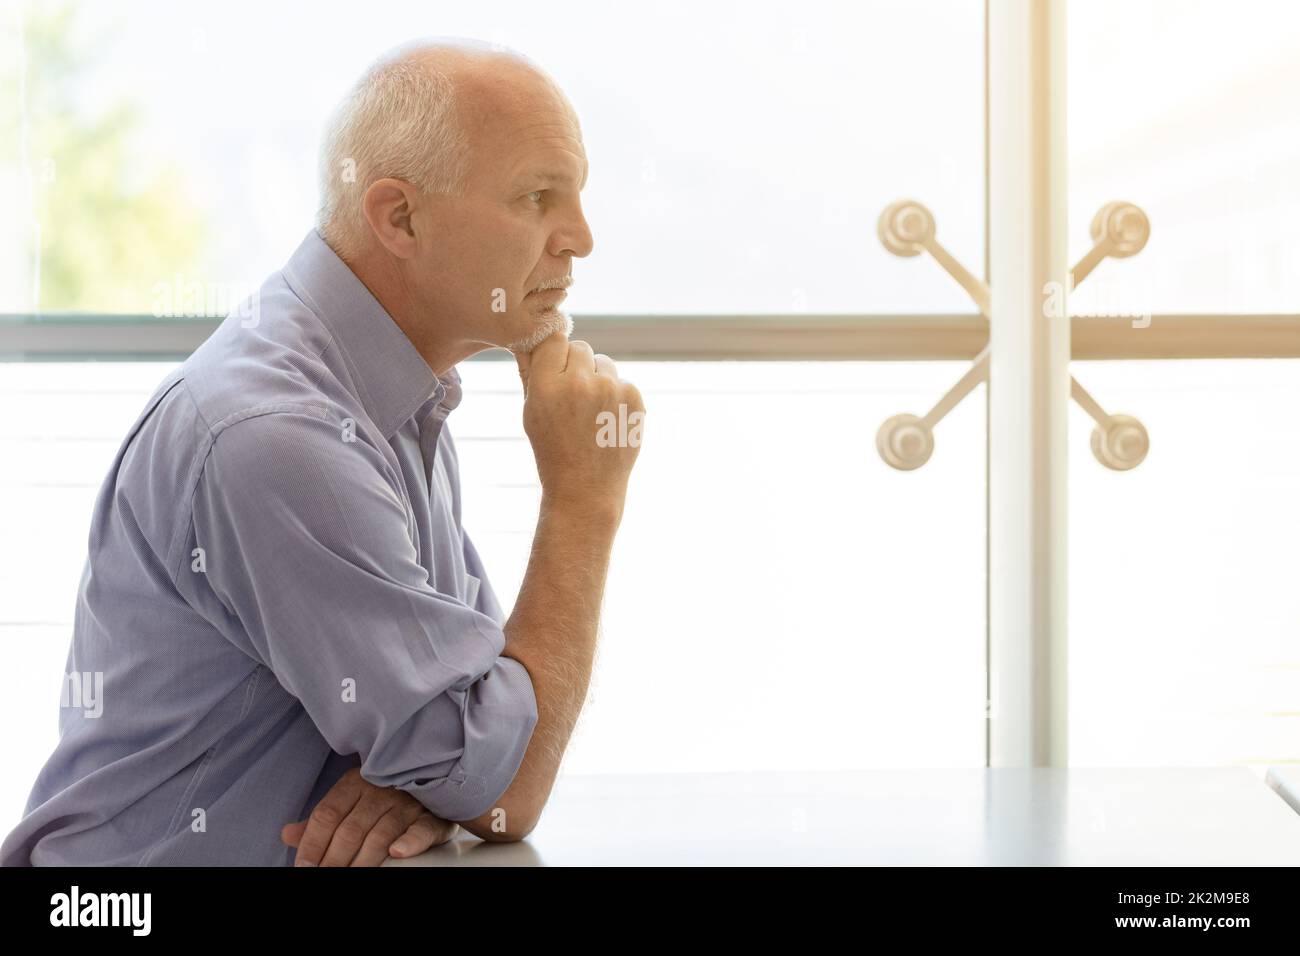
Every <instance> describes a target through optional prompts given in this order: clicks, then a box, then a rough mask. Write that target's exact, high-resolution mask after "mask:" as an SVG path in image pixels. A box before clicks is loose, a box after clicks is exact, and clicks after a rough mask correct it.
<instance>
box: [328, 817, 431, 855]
mask: <svg viewBox="0 0 1300 956" xmlns="http://www.w3.org/2000/svg"><path fill="white" fill-rule="evenodd" d="M408 814H412V811H409V810H405V809H404V808H403V807H401V806H395V807H391V808H390V809H389V810H388V812H387V813H385V814H384V815H383V816H381V817H380V818H379V819H378V820H376V821H375V822H374V825H373V826H371V827H370V828H369V831H368V832H367V833H366V837H365V842H363V843H362V845H361V847H360V849H359V850H358V851H357V853H356V855H355V856H354V857H353V858H352V859H351V860H350V861H349V862H348V863H343V864H340V865H341V866H379V865H380V864H381V863H383V862H384V860H386V859H388V848H389V847H390V846H391V845H392V844H393V842H394V841H396V840H397V838H398V837H400V836H401V835H402V834H403V833H404V832H406V829H407V824H408V823H409V822H410V821H409V820H408V819H407V817H408ZM425 849H427V847H421V848H420V851H421V852H423V851H424V850H425Z"/></svg>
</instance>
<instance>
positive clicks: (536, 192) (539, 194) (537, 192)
mask: <svg viewBox="0 0 1300 956" xmlns="http://www.w3.org/2000/svg"><path fill="white" fill-rule="evenodd" d="M544 192H546V190H545V189H534V190H533V191H532V192H530V193H529V194H528V197H529V198H530V199H531V198H532V197H533V196H536V197H537V199H535V200H534V202H541V201H542V193H544Z"/></svg>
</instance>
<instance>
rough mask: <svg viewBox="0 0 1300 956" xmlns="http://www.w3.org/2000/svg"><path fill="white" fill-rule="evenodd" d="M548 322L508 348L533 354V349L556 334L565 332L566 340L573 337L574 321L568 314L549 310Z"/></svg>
mask: <svg viewBox="0 0 1300 956" xmlns="http://www.w3.org/2000/svg"><path fill="white" fill-rule="evenodd" d="M543 314H545V315H546V320H545V321H544V322H543V323H542V324H541V325H539V326H538V327H537V328H536V329H534V330H533V332H532V334H531V335H528V336H526V337H525V338H522V339H520V340H518V341H517V342H511V343H510V344H509V345H507V346H506V348H508V349H509V350H510V351H512V352H523V353H525V354H527V353H529V352H532V350H533V349H535V348H537V346H539V345H541V344H542V343H543V342H545V341H546V340H547V339H548V338H550V337H551V336H552V335H554V334H555V333H556V332H563V333H564V336H565V338H569V337H570V336H572V335H573V319H572V318H570V316H569V314H568V313H567V312H561V311H560V310H559V309H557V308H554V307H552V308H549V309H547V310H546V312H545V313H543Z"/></svg>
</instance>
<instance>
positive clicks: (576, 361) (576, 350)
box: [564, 339, 596, 374]
mask: <svg viewBox="0 0 1300 956" xmlns="http://www.w3.org/2000/svg"><path fill="white" fill-rule="evenodd" d="M564 371H565V373H566V374H567V373H570V372H595V371H596V357H595V355H593V354H592V351H591V346H590V345H588V344H587V343H586V342H584V341H582V339H574V340H573V341H572V342H570V343H569V360H568V363H567V364H566V365H565V366H564Z"/></svg>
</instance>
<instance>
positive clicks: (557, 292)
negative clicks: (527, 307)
mask: <svg viewBox="0 0 1300 956" xmlns="http://www.w3.org/2000/svg"><path fill="white" fill-rule="evenodd" d="M528 296H529V297H531V296H538V297H544V296H556V297H557V301H558V299H566V298H568V296H569V293H568V292H566V291H564V290H563V289H542V290H541V291H540V292H530V293H528Z"/></svg>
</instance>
